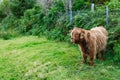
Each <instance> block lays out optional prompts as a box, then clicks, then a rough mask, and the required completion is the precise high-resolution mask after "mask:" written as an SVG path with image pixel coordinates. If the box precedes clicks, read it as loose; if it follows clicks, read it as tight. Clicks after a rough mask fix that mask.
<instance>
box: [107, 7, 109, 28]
mask: <svg viewBox="0 0 120 80" xmlns="http://www.w3.org/2000/svg"><path fill="white" fill-rule="evenodd" d="M108 17H109V8H108V6H106V26H108Z"/></svg>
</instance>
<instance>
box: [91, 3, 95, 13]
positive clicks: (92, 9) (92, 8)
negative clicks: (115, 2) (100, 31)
mask: <svg viewBox="0 0 120 80" xmlns="http://www.w3.org/2000/svg"><path fill="white" fill-rule="evenodd" d="M94 6H95V4H94V3H92V4H91V11H92V12H94Z"/></svg>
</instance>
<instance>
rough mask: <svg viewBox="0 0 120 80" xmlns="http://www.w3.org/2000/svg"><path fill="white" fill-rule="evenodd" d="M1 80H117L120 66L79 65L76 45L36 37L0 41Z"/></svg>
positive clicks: (79, 57) (110, 64)
mask: <svg viewBox="0 0 120 80" xmlns="http://www.w3.org/2000/svg"><path fill="white" fill-rule="evenodd" d="M0 80H120V66H117V65H114V64H113V63H112V61H110V60H107V59H106V60H105V61H100V60H95V66H94V67H91V66H89V63H88V64H86V65H84V64H82V57H81V54H80V51H79V48H78V47H77V45H72V44H69V43H66V42H56V41H50V40H47V39H46V38H44V37H41V38H38V37H36V36H27V37H20V38H15V39H11V40H2V39H1V40H0Z"/></svg>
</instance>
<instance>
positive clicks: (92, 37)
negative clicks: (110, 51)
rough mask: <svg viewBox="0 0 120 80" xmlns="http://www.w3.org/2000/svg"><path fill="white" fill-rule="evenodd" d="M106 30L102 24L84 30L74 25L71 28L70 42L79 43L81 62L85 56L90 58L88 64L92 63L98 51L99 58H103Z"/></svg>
mask: <svg viewBox="0 0 120 80" xmlns="http://www.w3.org/2000/svg"><path fill="white" fill-rule="evenodd" d="M107 39H108V32H107V31H106V29H105V28H104V27H103V26H100V27H95V28H92V29H91V30H85V29H81V28H77V27H75V28H74V29H73V30H71V42H73V43H76V44H78V45H79V47H80V49H81V51H82V52H81V53H82V56H83V63H86V60H87V57H88V56H89V58H90V65H91V66H93V65H94V59H95V58H96V57H98V53H100V59H101V60H104V57H103V54H104V51H105V48H106V44H107Z"/></svg>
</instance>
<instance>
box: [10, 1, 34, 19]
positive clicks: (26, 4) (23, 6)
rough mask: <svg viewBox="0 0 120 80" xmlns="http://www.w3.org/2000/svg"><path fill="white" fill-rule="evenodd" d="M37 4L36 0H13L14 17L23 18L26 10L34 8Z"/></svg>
mask: <svg viewBox="0 0 120 80" xmlns="http://www.w3.org/2000/svg"><path fill="white" fill-rule="evenodd" d="M35 3H36V0H11V1H10V10H11V12H12V14H13V15H14V16H16V17H21V16H23V14H24V12H25V10H27V9H31V8H33V7H34V5H35Z"/></svg>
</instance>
